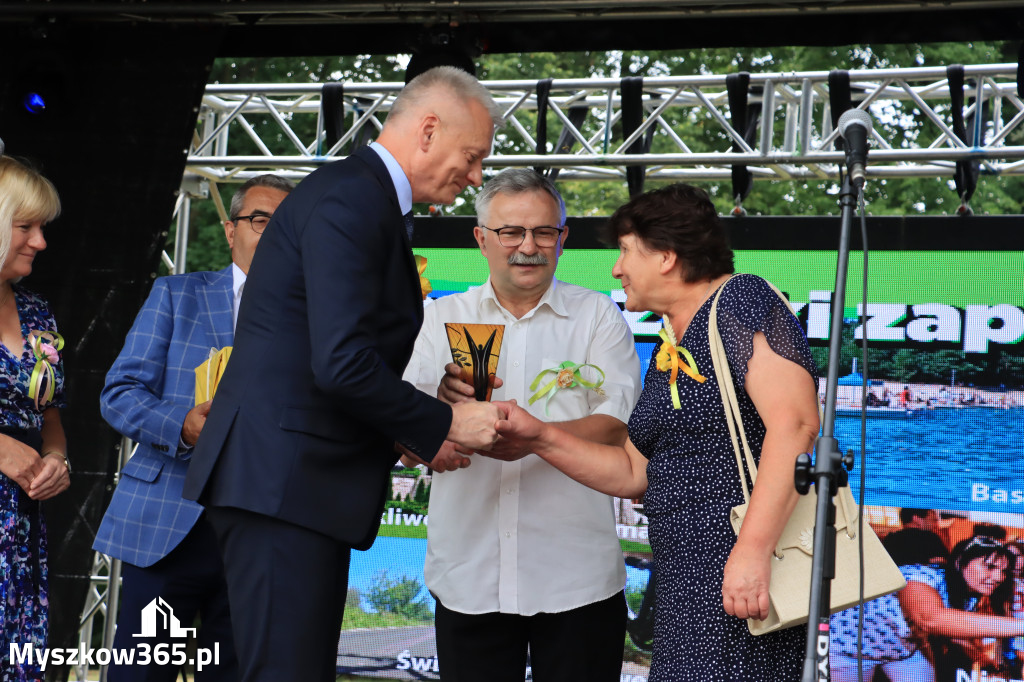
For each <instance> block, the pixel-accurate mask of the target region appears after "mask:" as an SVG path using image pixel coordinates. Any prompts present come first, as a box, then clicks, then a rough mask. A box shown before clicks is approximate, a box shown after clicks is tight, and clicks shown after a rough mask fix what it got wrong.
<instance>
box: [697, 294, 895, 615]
mask: <svg viewBox="0 0 1024 682" xmlns="http://www.w3.org/2000/svg"><path fill="white" fill-rule="evenodd" d="M730 281H731V280H730ZM726 284H728V282H726ZM768 284H769V286H771V287H772V290H773V291H775V293H776V294H778V296H779V298H781V299H782V301H783V302H785V304H786V306H787V308H788V307H789V301H787V300H786V298H785V297H784V296H783V295H782V293H781V292H780V291H779V290H778V289H776V288H775V286H774V285H772V284H771V283H770V282H769V283H768ZM725 286H726V285H725V284H723V285H722V286H721V287H720V288H719V289H718V293H717V294H716V295H715V300H714V302H713V303H712V305H711V313H710V317H709V319H708V339H709V341H710V344H711V359H712V362H713V364H714V367H715V377H716V378H717V380H718V388H719V392H720V393H721V396H722V406H723V407H724V408H725V418H726V422H727V423H728V425H729V434H730V435H731V436H732V446H733V450H734V451H735V453H736V466H737V468H738V469H739V475H740V484H741V485H742V486H743V499H744V500H746V502H744V504H741V505H739V506H737V507H733V509H732V513H731V514H730V521H731V522H732V527H733V530H734V531H735V532H736V534H737V535H738V534H739V532H740V526H741V525H742V524H743V517H744V515H745V514H746V512H747V505H748V504H749V503H750V487H748V485H747V477H746V476H745V475H744V474H743V458H744V457H745V458H746V462H747V470H748V471H750V486H753V485H754V484H755V482H756V480H757V464H756V463H755V462H754V456H753V453H751V451H750V446H749V445H748V444H747V436H746V433H745V432H744V430H743V420H742V419H741V418H740V408H739V402H738V401H737V399H736V390H735V387H734V386H733V382H732V374H731V372H730V371H729V359H728V358H727V357H726V354H725V346H723V345H722V337H721V334H720V333H719V331H718V299H719V297H720V296H721V295H722V291H724V290H725ZM741 445H742V447H741ZM741 450H742V454H741ZM816 503H817V497H816V495H815V494H814V493H813V492H812V493H811V494H808V495H801V496H800V498H799V500H798V501H797V504H796V507H795V508H794V509H793V513H792V515H791V516H790V517H789V521H788V522H787V523H786V527H785V528H784V529H783V531H782V536H781V537H780V538H779V543H778V545H777V546H776V549H775V559H774V560H773V561H772V575H771V583H770V585H769V588H768V594H769V599H770V605H769V609H768V617H767V618H766V619H764V620H755V619H753V618H749V619H747V627H748V628H749V629H750V632H751V634H754V635H763V634H764V633H766V632H774V631H775V630H781V629H783V628H788V627H791V626H793V625H800V624H802V623H806V622H807V614H808V611H809V609H810V604H809V602H810V591H811V555H812V553H813V548H814V517H815V506H816ZM858 513H859V510H858V508H857V504H856V502H854V499H853V494H852V493H851V492H850V488H849V486H843V487H842V488H840V489H839V493H838V494H837V495H836V577H835V578H834V579H833V580H832V595H831V604H830V609H829V610H830V613H835V612H836V611H842V610H843V609H846V608H849V607H851V606H854V605H856V604H857V602H858V601H859V599H860V594H859V592H860V584H859V583H860V580H859V574H860V567H859V556H860V552H859V547H858V541H857V514H858ZM864 567H865V568H864V600H865V601H869V600H871V599H875V598H876V597H880V596H882V595H883V594H888V593H890V592H895V591H897V590H901V589H903V587H904V586H905V585H906V584H907V583H906V581H905V580H904V579H903V574H902V573H900V569H899V568H897V566H896V564H895V563H894V562H893V560H892V559H891V558H890V557H889V554H888V552H886V551H885V548H884V547H882V543H881V541H880V540H879V539H878V536H877V535H875V532H874V531H873V530H871V527H870V526H868V525H867V524H865V525H864Z"/></svg>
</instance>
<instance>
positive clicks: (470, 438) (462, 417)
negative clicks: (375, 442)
mask: <svg viewBox="0 0 1024 682" xmlns="http://www.w3.org/2000/svg"><path fill="white" fill-rule="evenodd" d="M491 385H492V387H493V388H500V387H501V385H502V381H501V379H500V378H498V377H496V376H493V375H492V376H491ZM474 395H475V392H474V389H473V386H472V385H471V384H468V383H466V382H465V381H463V380H462V378H461V369H460V367H459V366H458V365H456V364H455V363H454V362H452V363H448V364H447V365H445V368H444V376H443V377H442V378H441V383H440V384H439V385H438V387H437V397H438V399H439V400H441V401H442V402H446V403H448V404H449V405H451V406H452V426H451V429H450V430H449V431H448V440H446V441H445V442H444V445H442V446H441V449H440V450H439V451H438V452H437V454H436V455H434V458H433V460H431V461H430V462H426V461H424V460H422V459H420V458H419V457H417V456H416V455H414V454H412V453H411V452H409V451H408V450H406V449H405V448H403V447H402V446H401V445H399V446H398V450H399V451H400V452H401V453H402V462H403V463H404V464H405V465H406V466H412V465H414V464H425V465H426V466H428V467H430V468H431V469H432V470H433V471H438V472H444V471H454V470H456V469H464V468H466V467H468V466H469V465H470V463H471V460H470V457H471V455H473V454H474V453H476V454H480V455H484V456H487V457H493V458H495V459H500V460H504V461H506V462H512V461H515V460H517V459H522V458H523V457H525V456H526V455H528V454H530V453H531V452H532V443H533V442H534V440H535V439H536V438H537V437H539V436H540V433H541V428H542V427H543V422H541V421H540V420H538V419H536V418H535V417H533V416H532V415H530V414H529V413H528V412H526V410H524V409H522V408H521V407H519V405H518V404H517V403H516V401H515V400H509V401H500V400H499V401H494V402H480V401H477V400H476V399H475V398H474Z"/></svg>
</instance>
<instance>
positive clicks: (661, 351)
mask: <svg viewBox="0 0 1024 682" xmlns="http://www.w3.org/2000/svg"><path fill="white" fill-rule="evenodd" d="M665 324H666V325H667V324H668V320H666V321H665ZM658 336H660V337H661V347H659V348H658V355H657V356H656V357H655V363H656V364H657V367H658V370H659V371H662V372H668V373H669V376H668V385H669V391H670V392H671V393H672V407H673V408H675V409H677V410H678V409H681V408H682V404H681V403H680V402H679V387H678V386H677V385H676V379H677V378H678V376H679V370H682V371H683V373H684V374H686V375H687V376H688V377H690V378H691V379H693V380H694V381H696V382H698V383H704V382H705V381H706V380H707V378H706V377H703V376H701V375H700V373H699V372H698V371H697V361H696V360H694V359H693V356H692V355H691V354H690V351H688V350H686V349H685V348H683V347H682V346H677V345H676V344H675V343H674V341H675V339H674V338H672V332H671V331H670V328H662V330H661V331H660V332H658ZM680 355H682V357H680Z"/></svg>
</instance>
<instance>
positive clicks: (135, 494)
mask: <svg viewBox="0 0 1024 682" xmlns="http://www.w3.org/2000/svg"><path fill="white" fill-rule="evenodd" d="M291 189H292V184H291V183H290V182H289V181H287V180H285V179H283V178H280V177H278V176H275V175H261V176H258V177H255V178H253V179H251V180H249V181H248V182H246V183H245V184H244V185H242V186H241V188H239V190H238V191H237V192H236V193H235V195H234V198H233V199H232V201H231V215H230V217H231V219H230V220H228V221H226V222H225V223H224V233H225V236H226V237H227V240H228V244H229V246H230V247H231V260H232V263H231V265H230V266H228V267H227V268H225V269H223V270H220V271H217V272H192V273H187V274H184V275H173V276H170V277H162V278H160V279H158V280H156V282H155V283H154V284H153V290H152V291H151V292H150V294H149V298H148V299H146V303H145V304H144V305H143V307H142V310H141V311H140V312H139V314H138V316H137V317H136V318H135V323H134V324H133V325H132V328H131V330H130V331H129V332H128V336H127V338H126V339H125V344H124V348H123V349H122V350H121V353H120V355H118V357H117V360H116V361H115V362H114V365H113V366H112V367H111V368H110V371H109V372H108V373H107V379H106V385H105V386H104V387H103V391H102V393H101V394H100V409H101V411H102V413H103V418H104V419H106V420H107V422H109V423H110V425H111V426H113V427H114V428H115V429H116V430H117V431H118V432H120V433H121V434H123V435H125V436H127V437H128V438H131V439H132V440H134V441H136V442H138V444H139V445H138V449H137V450H136V451H135V454H134V455H133V456H132V458H131V459H130V460H128V463H127V464H126V465H125V467H124V469H123V470H122V471H121V478H120V482H119V483H118V485H117V489H116V490H115V491H114V496H113V498H112V499H111V501H110V506H109V507H108V508H107V512H106V514H105V515H104V517H103V521H102V523H101V524H100V528H99V531H98V532H97V535H96V542H95V543H94V544H93V547H94V548H95V549H96V550H98V551H100V552H103V553H104V554H108V555H110V556H113V557H117V558H118V559H121V560H122V561H123V562H124V565H123V573H122V576H123V577H122V591H121V610H120V616H119V617H118V621H117V634H116V637H115V640H114V647H115V648H117V649H131V648H135V647H137V646H138V645H140V644H142V643H146V644H148V645H149V647H150V651H151V652H152V651H153V650H154V647H156V646H157V645H158V644H160V643H167V644H169V645H174V644H179V643H184V641H185V640H182V639H180V638H179V639H173V638H171V637H169V633H168V632H166V631H164V632H158V636H157V637H147V638H140V637H138V636H137V635H138V634H140V633H142V632H143V628H142V623H141V618H142V612H143V609H144V608H145V607H146V606H147V605H148V604H150V603H151V602H152V601H153V600H154V599H157V598H160V599H162V600H163V601H164V602H166V604H167V605H169V606H170V607H171V609H173V611H174V616H175V617H176V618H177V619H178V621H179V623H180V625H181V626H182V627H186V628H188V627H192V625H193V622H194V621H195V618H196V616H197V615H198V616H199V617H200V620H201V623H202V624H201V626H200V628H199V630H198V633H197V646H198V647H200V648H208V649H211V650H217V651H218V653H219V657H218V658H219V665H215V666H212V667H208V668H206V669H204V670H202V671H197V673H196V676H195V679H196V680H197V681H203V680H206V681H213V680H218V681H220V680H223V681H225V682H227V681H231V682H234V681H235V680H237V679H238V663H237V659H236V657H235V653H234V642H233V639H232V630H231V620H230V616H229V610H228V603H227V586H226V583H225V581H224V567H223V564H222V561H221V558H220V550H219V548H218V546H217V540H216V537H215V535H214V534H213V531H212V529H211V528H210V526H209V523H208V521H207V520H206V517H205V514H204V511H203V508H202V507H201V506H200V505H199V504H197V503H196V502H192V501H191V500H185V499H183V498H182V496H181V491H182V486H183V484H184V480H185V471H186V470H187V469H188V463H189V460H190V459H191V456H192V447H193V446H194V445H195V442H196V439H197V438H198V437H199V433H200V432H201V431H202V429H203V426H204V424H205V423H206V415H207V413H208V412H209V410H210V403H209V402H205V403H202V404H200V405H195V404H194V403H195V383H196V380H195V368H196V367H197V366H199V365H200V364H201V363H202V362H203V361H204V360H206V359H207V357H209V354H210V350H211V349H212V348H222V347H224V346H230V345H231V344H232V339H233V336H234V323H235V320H236V319H237V314H238V302H239V300H240V299H241V291H242V287H243V285H244V284H245V279H246V276H247V275H248V271H249V265H250V263H251V262H252V257H253V254H254V253H255V251H256V245H257V243H258V242H259V240H260V237H261V235H262V233H263V229H264V228H265V227H266V226H267V224H268V222H269V220H270V217H271V216H272V215H273V214H274V211H275V210H276V209H277V206H278V204H280V203H281V201H282V200H283V199H284V198H285V196H287V194H288V192H290V191H291ZM157 629H158V631H160V630H166V628H160V627H158V628H157ZM140 651H141V650H138V651H137V652H136V653H137V654H138V653H140ZM167 651H168V653H171V654H172V657H173V652H175V651H176V650H174V649H172V648H170V646H169V647H168V648H167ZM177 658H180V657H177ZM177 675H178V665H174V664H173V663H171V664H167V665H156V664H154V663H150V664H149V665H139V664H137V663H136V664H134V665H121V666H117V665H112V666H111V667H110V671H109V676H108V679H109V680H111V682H123V681H127V680H131V681H135V680H146V681H147V682H148V681H156V680H163V681H167V682H171V681H173V680H174V679H175V678H176V677H177Z"/></svg>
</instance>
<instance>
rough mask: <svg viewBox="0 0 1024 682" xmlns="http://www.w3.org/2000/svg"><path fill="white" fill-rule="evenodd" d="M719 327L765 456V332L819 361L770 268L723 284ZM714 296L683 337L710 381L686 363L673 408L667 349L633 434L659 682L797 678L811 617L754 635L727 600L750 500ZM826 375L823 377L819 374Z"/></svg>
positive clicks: (633, 421) (743, 408)
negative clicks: (714, 326) (761, 378)
mask: <svg viewBox="0 0 1024 682" xmlns="http://www.w3.org/2000/svg"><path fill="white" fill-rule="evenodd" d="M724 286H725V290H724V291H723V292H722V297H721V299H720V300H719V303H718V328H719V331H720V333H721V335H722V342H723V345H724V346H725V350H726V354H727V355H728V358H729V367H730V370H731V372H732V377H730V379H731V380H732V381H733V383H734V384H735V386H736V387H737V391H736V394H737V398H738V400H739V406H740V413H741V415H742V418H743V427H744V429H745V431H746V434H747V440H748V442H749V443H750V446H751V448H752V450H753V451H754V452H755V453H758V455H759V454H760V451H761V444H762V443H763V441H764V435H765V427H764V423H763V422H762V421H761V419H760V417H758V415H757V410H756V409H755V408H754V404H753V402H751V400H750V397H749V396H748V395H747V393H746V391H745V390H743V384H744V379H745V377H746V373H747V362H748V361H749V360H750V358H751V357H752V356H753V339H754V334H755V333H757V332H761V333H763V334H764V335H765V337H766V338H767V340H768V344H769V346H770V347H771V348H772V350H774V351H775V352H776V353H778V354H779V355H781V356H782V357H785V358H788V359H790V360H792V361H793V362H795V363H797V364H798V365H800V366H801V367H803V368H804V369H806V370H807V372H808V374H809V375H810V376H811V377H814V378H815V382H816V381H817V378H816V377H817V368H816V366H815V364H814V360H813V359H812V358H811V355H810V349H809V348H808V346H807V339H806V338H805V337H804V334H803V330H802V329H801V328H800V325H799V323H798V322H797V320H796V318H795V317H793V315H792V313H791V312H790V311H789V310H788V308H787V306H786V305H785V304H784V303H783V302H782V301H781V299H779V297H778V296H777V295H776V294H775V293H774V292H773V291H772V290H771V288H770V287H769V286H768V284H767V283H766V282H765V281H764V280H763V279H761V278H759V277H755V276H753V275H740V276H738V277H735V278H733V279H731V280H729V282H728V283H727V284H726V285H724ZM712 298H713V297H711V298H709V299H708V300H707V301H706V302H705V303H704V305H703V306H701V308H700V309H699V310H698V311H697V313H696V314H695V315H694V317H693V320H692V321H691V322H690V326H689V327H688V328H687V329H686V333H685V334H684V335H683V337H682V338H681V339H679V345H680V346H683V347H684V348H686V349H687V350H688V351H690V353H691V354H692V355H693V358H694V360H695V362H696V364H697V369H698V371H699V372H700V374H702V375H703V376H705V377H706V378H707V380H706V381H705V382H703V383H698V382H697V381H695V380H693V379H691V378H690V377H688V376H686V375H685V374H683V373H682V372H680V373H679V376H678V379H677V385H678V390H679V398H680V403H681V408H682V409H679V410H676V409H673V407H672V398H671V395H670V392H669V391H670V389H669V383H668V372H662V371H659V370H658V368H657V364H656V356H653V357H652V358H651V364H650V366H649V368H648V370H647V376H646V378H645V380H644V390H643V393H642V394H641V396H640V399H639V401H638V402H637V405H636V408H635V409H634V410H633V414H632V416H631V417H630V419H629V437H630V440H631V441H632V442H633V444H634V445H635V446H636V447H637V449H638V450H639V451H640V453H641V454H643V455H644V457H646V458H647V459H648V465H647V481H648V487H647V493H646V495H645V497H644V513H645V514H646V515H647V517H648V520H649V529H650V538H651V550H652V553H653V555H654V563H655V580H656V585H655V586H656V606H655V623H654V652H653V657H652V660H651V674H650V677H649V678H648V679H649V681H650V682H687V681H692V682H713V681H721V682H742V681H749V682H754V681H756V682H761V681H764V682H775V681H778V680H797V679H799V677H800V671H801V667H802V663H803V653H804V645H805V638H806V632H807V630H806V627H794V628H789V629H787V630H782V631H780V632H774V633H771V634H767V635H761V636H758V637H754V636H753V635H751V634H750V633H749V631H748V630H747V623H746V621H745V620H740V619H739V618H735V617H733V616H729V615H727V614H726V613H725V610H724V608H723V607H722V572H723V569H724V568H725V562H726V560H727V559H728V558H729V553H730V552H731V551H732V548H733V545H735V543H736V535H735V534H734V532H733V530H732V526H731V525H730V523H729V510H730V509H731V508H732V507H734V506H736V505H738V504H742V503H743V491H742V489H741V487H740V481H739V473H738V471H737V469H736V457H735V455H734V453H733V447H732V439H731V438H730V436H729V430H728V426H727V425H726V420H725V412H724V410H723V408H722V400H721V397H720V394H719V390H718V383H717V381H716V380H715V372H714V368H713V365H712V362H711V351H710V347H709V343H708V315H709V313H710V311H711V300H712ZM815 385H817V384H815Z"/></svg>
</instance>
